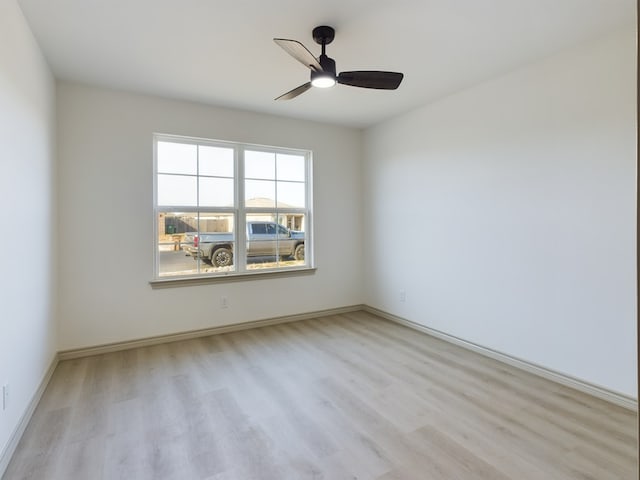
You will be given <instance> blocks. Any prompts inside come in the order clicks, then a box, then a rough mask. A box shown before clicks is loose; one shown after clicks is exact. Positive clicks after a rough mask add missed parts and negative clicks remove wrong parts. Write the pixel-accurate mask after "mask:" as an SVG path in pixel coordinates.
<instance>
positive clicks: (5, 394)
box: [2, 383, 9, 410]
mask: <svg viewBox="0 0 640 480" xmlns="http://www.w3.org/2000/svg"><path fill="white" fill-rule="evenodd" d="M7 408H9V384H8V383H7V384H6V385H3V386H2V410H6V409H7Z"/></svg>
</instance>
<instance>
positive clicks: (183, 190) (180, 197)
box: [158, 175, 198, 206]
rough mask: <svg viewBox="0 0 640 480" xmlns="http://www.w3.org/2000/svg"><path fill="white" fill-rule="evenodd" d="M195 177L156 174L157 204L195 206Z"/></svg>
mask: <svg viewBox="0 0 640 480" xmlns="http://www.w3.org/2000/svg"><path fill="white" fill-rule="evenodd" d="M196 179H197V177H191V176H186V175H158V205H160V206H196V205H197V200H198V199H197V189H196V188H197V184H196Z"/></svg>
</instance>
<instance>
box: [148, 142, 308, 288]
mask: <svg viewBox="0 0 640 480" xmlns="http://www.w3.org/2000/svg"><path fill="white" fill-rule="evenodd" d="M163 141H164V142H172V143H184V144H188V145H196V146H198V145H204V146H212V147H222V148H233V151H234V177H233V180H234V206H233V207H200V206H196V207H194V206H187V205H185V206H170V207H167V206H159V205H158V155H157V154H158V152H157V145H158V142H163ZM247 150H251V151H260V152H268V153H275V154H287V155H299V156H304V158H305V204H306V207H305V208H286V209H282V208H278V207H277V202H276V204H275V206H274V207H273V208H270V207H268V208H258V207H247V206H246V205H245V192H244V184H245V175H244V153H245V151H247ZM312 157H313V154H312V152H311V151H310V150H303V149H296V148H287V147H274V146H265V145H257V144H251V143H240V142H229V141H225V140H214V139H207V138H198V137H186V136H179V135H171V134H162V133H154V134H153V280H152V281H151V282H150V283H151V284H152V285H154V284H155V286H159V285H160V284H170V283H180V284H189V283H196V284H197V283H203V280H204V281H205V282H204V283H207V282H206V280H211V281H215V280H220V279H222V280H225V279H227V280H232V279H234V280H236V279H242V278H248V277H252V278H255V277H268V276H273V275H274V274H275V275H277V276H280V275H282V274H287V273H288V274H295V273H308V272H312V271H315V265H314V255H313V250H314V249H313V208H312V207H313V192H312V190H313V181H312V171H313V158H312ZM198 173H199V172H197V174H196V175H197V177H198V178H199V175H198ZM276 181H277V172H276ZM196 185H198V182H197V183H196ZM276 195H277V194H276ZM170 212H197V213H198V214H200V213H227V214H230V215H232V216H233V217H234V234H235V240H234V251H233V258H234V260H233V264H234V267H235V270H234V271H224V272H197V273H192V274H188V275H162V276H160V262H159V253H160V252H159V241H158V240H159V231H158V218H159V214H160V213H170ZM279 212H283V213H292V214H302V215H304V222H305V224H304V232H305V263H304V265H296V266H277V267H274V268H260V269H249V270H248V269H247V255H246V240H247V238H246V231H247V228H246V218H247V215H251V214H260V213H264V214H271V213H276V215H277V214H278V213H279Z"/></svg>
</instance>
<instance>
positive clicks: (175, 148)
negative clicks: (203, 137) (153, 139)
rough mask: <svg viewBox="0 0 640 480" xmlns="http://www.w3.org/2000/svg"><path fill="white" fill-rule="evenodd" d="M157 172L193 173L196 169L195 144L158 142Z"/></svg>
mask: <svg viewBox="0 0 640 480" xmlns="http://www.w3.org/2000/svg"><path fill="white" fill-rule="evenodd" d="M157 148H158V173H186V174H192V175H195V174H196V173H197V172H198V170H197V168H198V156H197V147H196V145H188V144H186V143H172V142H158V146H157Z"/></svg>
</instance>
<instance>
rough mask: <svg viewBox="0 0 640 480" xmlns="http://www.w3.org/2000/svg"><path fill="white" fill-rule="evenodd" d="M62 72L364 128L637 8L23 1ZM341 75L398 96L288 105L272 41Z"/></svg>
mask: <svg viewBox="0 0 640 480" xmlns="http://www.w3.org/2000/svg"><path fill="white" fill-rule="evenodd" d="M18 1H19V4H20V6H21V7H22V10H23V12H24V14H25V16H26V18H27V21H28V22H29V24H30V26H31V28H32V30H33V32H34V34H35V36H36V38H37V40H38V42H39V44H40V46H41V48H42V50H43V51H44V54H45V56H46V58H47V59H48V61H49V63H50V65H51V68H52V70H53V72H54V74H55V76H56V77H57V78H59V79H63V80H68V81H74V82H80V83H87V84H91V85H99V86H104V87H111V88H116V89H123V90H128V91H134V92H143V93H149V94H154V95H160V96H164V97H169V98H176V99H184V100H190V101H195V102H200V103H205V104H212V105H221V106H228V107H234V108H240V109H247V110H252V111H258V112H268V113H273V114H277V115H285V116H290V117H296V118H305V119H313V120H318V121H324V122H331V123H336V124H340V125H349V126H356V127H364V126H368V125H372V124H375V123H377V122H380V121H382V120H384V119H386V118H389V117H392V116H394V115H397V114H400V113H403V112H405V111H408V110H410V109H412V108H414V107H415V106H417V105H422V104H425V103H427V102H431V101H434V100H436V99H438V98H440V97H443V96H445V95H448V94H450V93H453V92H455V91H458V90H461V89H463V88H466V87H469V86H471V85H473V84H476V83H478V82H481V81H483V80H486V79H489V78H491V77H493V76H496V75H498V74H501V73H504V72H507V71H509V70H512V69H515V68H518V67H519V66H522V65H524V64H526V63H528V62H531V61H533V60H536V59H538V58H541V57H544V56H547V55H550V54H552V53H554V52H556V51H558V50H561V49H563V48H566V47H569V46H571V45H574V44H577V43H580V42H583V41H585V40H588V39H590V38H595V37H597V36H599V35H603V34H605V33H606V32H608V31H610V30H613V29H616V28H619V27H621V26H624V25H625V24H629V25H633V24H635V19H636V0H316V1H314V2H311V1H308V0H18ZM317 25H330V26H333V27H334V28H335V29H336V38H335V40H334V42H333V43H332V44H331V45H329V46H328V47H327V53H328V55H329V56H330V57H332V58H334V59H335V60H336V62H337V67H338V71H344V70H367V69H369V70H391V71H399V72H403V73H404V74H405V78H404V81H403V83H402V84H401V85H400V88H399V89H398V90H395V91H376V90H367V89H361V88H354V87H348V86H343V85H339V86H337V87H335V88H331V89H327V90H320V89H312V90H310V91H309V92H307V93H305V94H304V95H302V96H300V97H298V98H296V99H294V100H290V101H286V102H274V101H273V99H274V98H275V97H277V96H278V95H280V94H282V93H284V92H286V91H288V90H290V89H292V88H294V87H296V86H298V85H300V84H302V83H305V82H307V81H308V80H309V71H308V70H307V69H305V68H304V66H302V65H300V64H299V63H298V62H296V61H295V60H294V59H293V58H291V57H289V56H288V55H287V54H286V53H285V52H284V50H282V49H281V48H279V47H278V46H277V45H276V44H275V43H274V42H273V41H272V38H274V37H281V38H290V39H295V40H299V41H301V42H302V43H304V44H305V45H306V46H307V48H309V50H311V51H312V52H313V53H314V54H316V55H319V48H320V47H319V45H317V44H315V43H314V41H313V39H312V38H311V30H312V29H313V27H315V26H317Z"/></svg>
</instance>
